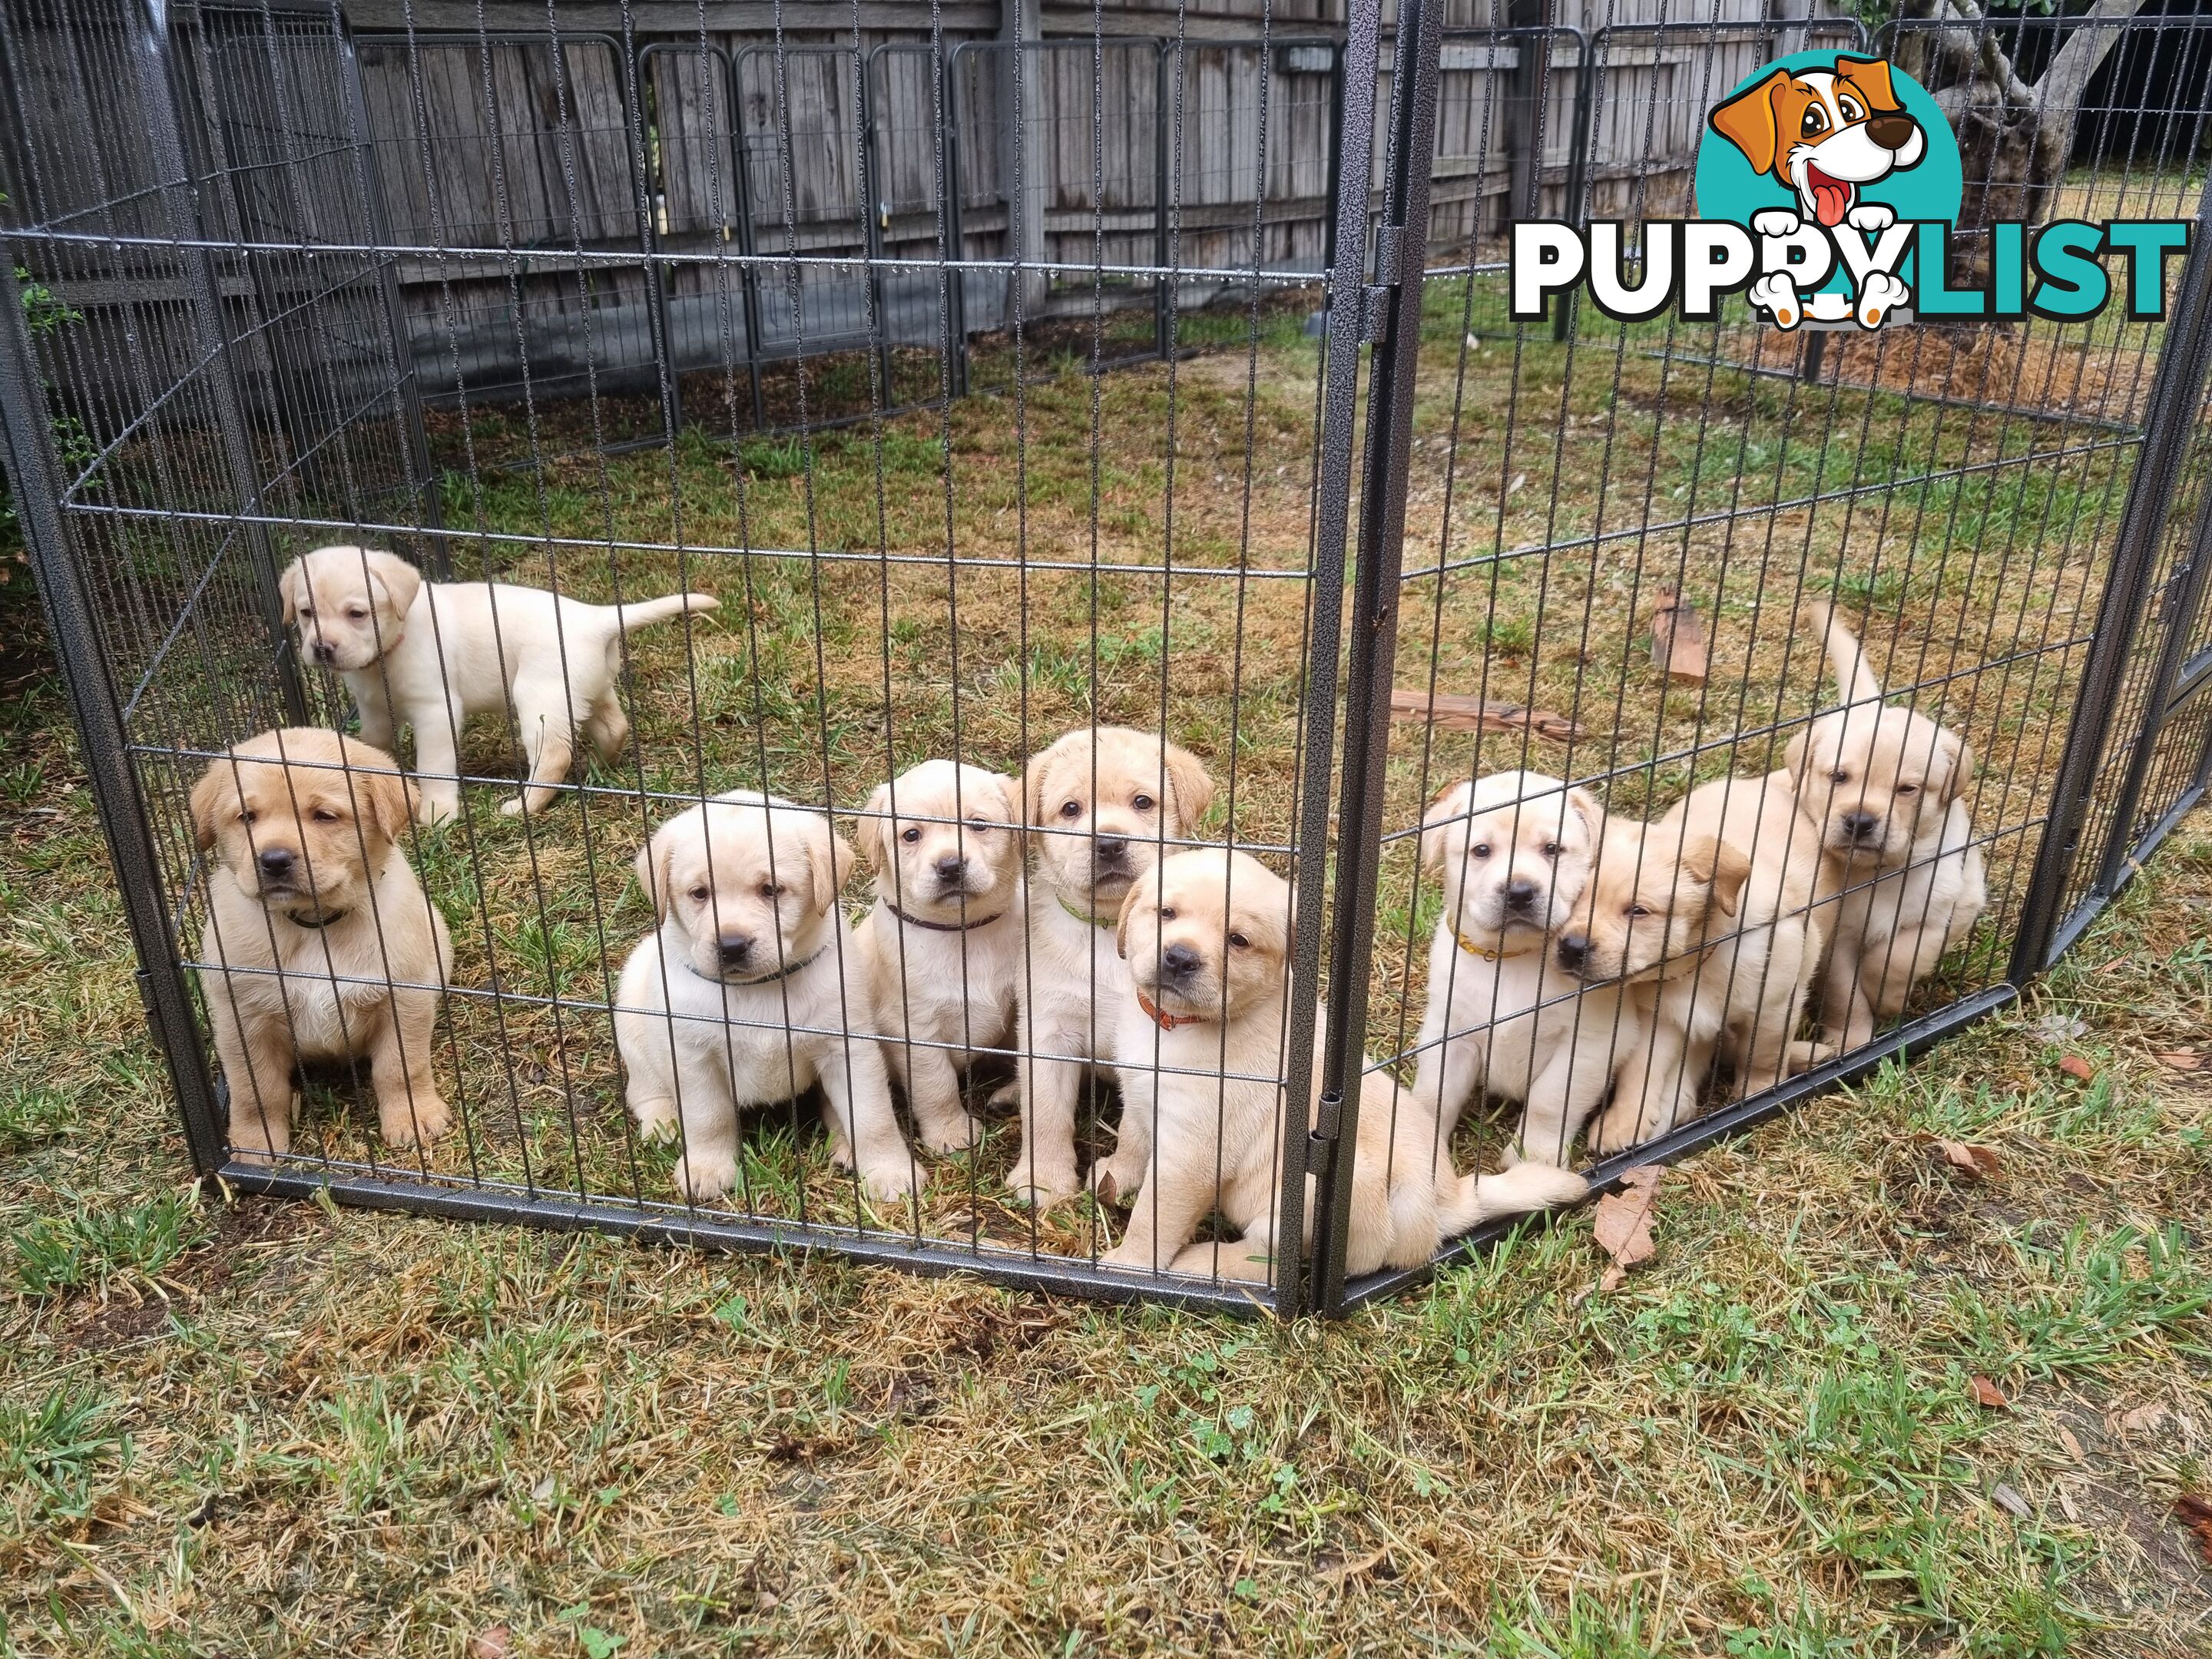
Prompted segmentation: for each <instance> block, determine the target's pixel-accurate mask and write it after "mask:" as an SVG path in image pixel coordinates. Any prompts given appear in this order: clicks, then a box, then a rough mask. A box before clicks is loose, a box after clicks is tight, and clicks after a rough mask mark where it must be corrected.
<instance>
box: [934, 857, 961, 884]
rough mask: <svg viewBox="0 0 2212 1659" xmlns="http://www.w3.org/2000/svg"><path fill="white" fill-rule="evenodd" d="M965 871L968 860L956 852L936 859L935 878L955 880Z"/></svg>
mask: <svg viewBox="0 0 2212 1659" xmlns="http://www.w3.org/2000/svg"><path fill="white" fill-rule="evenodd" d="M967 873H968V860H966V859H963V858H962V857H961V856H960V855H959V854H957V853H951V854H946V855H945V857H943V858H941V859H939V860H938V861H937V878H938V879H939V881H957V880H959V879H960V878H961V877H963V876H964V875H966V874H967Z"/></svg>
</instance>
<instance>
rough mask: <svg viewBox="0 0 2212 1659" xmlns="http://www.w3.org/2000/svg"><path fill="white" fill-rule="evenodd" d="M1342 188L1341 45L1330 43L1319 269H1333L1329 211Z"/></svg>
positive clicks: (1333, 227) (1332, 229)
mask: <svg viewBox="0 0 2212 1659" xmlns="http://www.w3.org/2000/svg"><path fill="white" fill-rule="evenodd" d="M1343 189H1344V43H1343V42H1342V41H1332V42H1331V43H1330V45H1329V51H1328V179H1327V181H1326V183H1325V184H1324V185H1323V191H1324V192H1325V193H1324V196H1323V199H1324V200H1325V201H1326V202H1328V204H1329V210H1324V211H1323V213H1322V231H1321V268H1322V270H1324V271H1333V270H1335V269H1336V227H1337V221H1338V218H1339V215H1338V214H1337V213H1336V212H1334V207H1335V204H1336V203H1337V200H1338V198H1339V197H1340V195H1341V193H1342V191H1343Z"/></svg>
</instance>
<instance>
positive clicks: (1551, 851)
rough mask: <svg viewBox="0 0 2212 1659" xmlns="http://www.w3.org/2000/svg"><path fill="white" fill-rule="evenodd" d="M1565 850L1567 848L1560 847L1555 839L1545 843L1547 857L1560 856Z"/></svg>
mask: <svg viewBox="0 0 2212 1659" xmlns="http://www.w3.org/2000/svg"><path fill="white" fill-rule="evenodd" d="M1564 850H1565V849H1564V848H1561V847H1560V845H1559V842H1555V841H1547V842H1545V843H1544V856H1545V857H1546V858H1547V859H1555V858H1557V857H1559V854H1560V853H1561V852H1562V851H1564Z"/></svg>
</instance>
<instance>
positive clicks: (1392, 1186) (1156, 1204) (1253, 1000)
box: [1103, 848, 1588, 1280]
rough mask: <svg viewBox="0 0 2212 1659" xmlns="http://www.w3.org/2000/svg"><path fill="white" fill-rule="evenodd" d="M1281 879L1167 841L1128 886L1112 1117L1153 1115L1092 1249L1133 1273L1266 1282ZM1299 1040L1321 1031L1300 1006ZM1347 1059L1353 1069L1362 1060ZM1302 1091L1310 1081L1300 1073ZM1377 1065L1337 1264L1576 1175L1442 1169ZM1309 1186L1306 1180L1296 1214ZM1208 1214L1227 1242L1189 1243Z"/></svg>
mask: <svg viewBox="0 0 2212 1659" xmlns="http://www.w3.org/2000/svg"><path fill="white" fill-rule="evenodd" d="M1290 936H1291V884H1289V883H1288V882H1286V881H1285V880H1284V879H1283V878H1281V877H1280V876H1279V875H1277V874H1275V873H1274V872H1273V871H1272V870H1269V869H1268V868H1267V866H1264V865H1262V864H1261V863H1260V862H1259V861H1258V860H1255V859H1253V858H1251V857H1249V855H1247V854H1243V853H1232V852H1229V851H1227V850H1225V849H1218V848H1203V849H1200V850H1198V851H1194V852H1185V853H1178V854H1176V855H1175V856H1173V857H1171V858H1169V859H1167V860H1164V861H1163V862H1162V863H1161V865H1160V866H1159V868H1158V870H1157V871H1156V872H1153V873H1152V874H1151V875H1150V876H1147V877H1146V878H1141V879H1140V880H1139V882H1138V883H1137V884H1135V885H1134V886H1133V887H1132V888H1131V890H1130V891H1129V896H1128V897H1127V901H1126V902H1125V903H1124V905H1123V908H1122V911H1121V923H1120V928H1119V933H1118V949H1119V950H1120V951H1121V955H1122V956H1123V957H1125V958H1126V959H1127V963H1128V966H1129V971H1130V989H1129V1003H1130V1006H1129V1008H1128V1009H1127V1011H1126V1012H1125V1013H1124V1015H1123V1018H1121V1021H1120V1023H1119V1024H1118V1025H1117V1026H1116V1028H1115V1042H1116V1054H1115V1058H1116V1060H1117V1061H1118V1063H1119V1067H1120V1073H1121V1092H1122V1097H1123V1099H1124V1100H1125V1101H1126V1102H1127V1106H1126V1107H1125V1111H1133V1110H1139V1109H1141V1110H1142V1112H1143V1113H1144V1115H1145V1116H1146V1119H1147V1120H1148V1121H1152V1122H1153V1123H1154V1127H1155V1133H1156V1135H1157V1142H1156V1145H1157V1152H1158V1156H1157V1158H1156V1160H1155V1173H1154V1174H1153V1176H1152V1178H1151V1179H1149V1180H1148V1181H1146V1182H1145V1184H1144V1186H1143V1188H1141V1189H1140V1190H1139V1192H1138V1194H1137V1196H1136V1201H1135V1203H1134V1205H1133V1207H1132V1209H1131V1211H1130V1215H1129V1231H1128V1232H1127V1234H1126V1235H1125V1236H1124V1237H1123V1238H1122V1241H1121V1244H1120V1246H1119V1247H1118V1248H1116V1249H1113V1250H1111V1251H1109V1252H1108V1253H1107V1255H1106V1256H1105V1257H1104V1258H1103V1259H1104V1260H1105V1261H1108V1262H1109V1263H1110V1264H1112V1265H1114V1266H1115V1267H1134V1268H1139V1269H1141V1270H1144V1271H1146V1272H1160V1271H1167V1272H1171V1273H1202V1274H1207V1275H1213V1274H1218V1275H1220V1276H1222V1277H1224V1278H1230V1279H1261V1280H1265V1279H1269V1278H1270V1277H1272V1274H1271V1272H1270V1268H1271V1266H1272V1263H1273V1257H1274V1253H1275V1239H1276V1230H1277V1228H1278V1226H1279V1221H1280V1218H1281V1215H1282V1208H1283V1206H1282V1145H1283V1111H1284V1090H1283V1088H1282V1086H1281V1085H1280V1084H1279V1082H1277V1081H1275V1079H1278V1078H1279V1076H1280V1075H1281V1069H1282V1056H1283V1050H1284V1021H1285V1017H1286V1015H1287V1012H1288V1010H1289V1006H1290V994H1291V978H1290ZM1314 1018H1315V1023H1316V1029H1315V1036H1314V1051H1315V1053H1316V1054H1319V1053H1320V1052H1321V1050H1322V1046H1323V1042H1324V1039H1325V1036H1326V1032H1325V1031H1324V1030H1322V1018H1323V1015H1322V1011H1321V1010H1320V1009H1319V1008H1318V1007H1316V1010H1315V1012H1314ZM1363 1069H1364V1068H1363ZM1314 1082H1315V1091H1316V1099H1317V1098H1318V1095H1319V1085H1320V1079H1319V1077H1318V1075H1316V1078H1315V1079H1314ZM1396 1092H1397V1091H1396V1089H1395V1085H1393V1084H1392V1083H1391V1080H1390V1079H1389V1077H1388V1076H1387V1075H1385V1074H1384V1073H1380V1072H1369V1073H1367V1074H1366V1075H1365V1077H1364V1079H1363V1081H1362V1084H1361V1086H1360V1109H1359V1121H1358V1135H1357V1139H1356V1140H1355V1142H1354V1145H1353V1149H1352V1225H1351V1230H1350V1232H1349V1234H1348V1236H1347V1238H1346V1245H1345V1271H1346V1273H1352V1274H1358V1273H1372V1272H1374V1271H1375V1270H1376V1268H1378V1267H1418V1266H1419V1264H1421V1263H1422V1262H1425V1261H1427V1260H1428V1259H1429V1258H1430V1256H1431V1255H1434V1254H1435V1252H1436V1248H1437V1244H1438V1243H1439V1242H1441V1241H1442V1240H1443V1239H1444V1238H1446V1237H1450V1236H1451V1235H1453V1234H1455V1233H1461V1232H1464V1231H1467V1229H1468V1228H1469V1227H1472V1226H1474V1225H1476V1224H1477V1223H1479V1222H1482V1221H1486V1220H1489V1219H1491V1218H1493V1217H1497V1216H1501V1215H1512V1214H1516V1213H1518V1212H1522V1211H1524V1210H1534V1209H1541V1208H1542V1207H1543V1206H1546V1205H1550V1204H1565V1203H1571V1202H1573V1201H1574V1200H1577V1199H1579V1198H1580V1197H1582V1196H1583V1194H1584V1193H1585V1192H1586V1191H1588V1187H1587V1185H1586V1183H1585V1182H1583V1179H1582V1177H1581V1176H1577V1175H1575V1174H1572V1173H1571V1172H1570V1171H1568V1170H1556V1169H1551V1168H1548V1167H1547V1166H1546V1165H1544V1164H1534V1163H1531V1164H1522V1165H1520V1166H1519V1167H1518V1168H1516V1169H1512V1170H1507V1171H1506V1172H1505V1173H1504V1174H1503V1175H1496V1176H1461V1175H1457V1174H1455V1172H1454V1171H1453V1169H1452V1164H1451V1159H1450V1156H1449V1153H1448V1152H1446V1151H1445V1150H1444V1149H1443V1145H1442V1142H1441V1140H1440V1139H1439V1137H1438V1136H1437V1135H1436V1133H1434V1125H1433V1124H1432V1123H1431V1122H1427V1121H1421V1117H1422V1115H1421V1114H1419V1113H1403V1112H1400V1111H1397V1110H1395V1105H1396V1102H1395V1098H1394V1097H1395V1094H1396ZM1314 1191H1315V1187H1314V1184H1313V1183H1312V1182H1310V1181H1309V1182H1308V1185H1307V1189H1306V1221H1305V1225H1306V1229H1307V1231H1308V1233H1309V1235H1310V1232H1311V1230H1312V1226H1313V1194H1314ZM1217 1210H1218V1212H1220V1214H1221V1216H1222V1218H1223V1219H1224V1220H1225V1221H1227V1222H1228V1224H1229V1225H1231V1226H1232V1227H1234V1228H1235V1229H1236V1230H1237V1232H1238V1234H1239V1235H1240V1237H1239V1238H1238V1239H1237V1241H1236V1242H1235V1243H1225V1244H1222V1243H1212V1244H1195V1245H1194V1244H1192V1243H1191V1242H1190V1241H1191V1237H1192V1235H1194V1233H1195V1232H1196V1231H1198V1226H1199V1224H1200V1222H1201V1221H1203V1220H1204V1219H1205V1218H1206V1216H1207V1215H1208V1214H1210V1213H1212V1212H1215V1211H1217Z"/></svg>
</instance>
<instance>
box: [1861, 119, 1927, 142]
mask: <svg viewBox="0 0 2212 1659" xmlns="http://www.w3.org/2000/svg"><path fill="white" fill-rule="evenodd" d="M1915 131H1917V129H1916V128H1915V126H1914V125H1913V121H1912V118H1911V116H1909V115H1877V116H1875V118H1874V119H1872V120H1871V121H1869V122H1868V123H1867V137H1869V138H1871V139H1873V140H1874V141H1875V143H1877V144H1880V145H1881V147H1882V148H1883V149H1904V148H1905V146H1906V145H1907V144H1909V143H1911V142H1912V135H1913V133H1914V132H1915Z"/></svg>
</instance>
